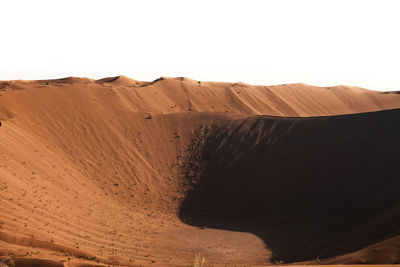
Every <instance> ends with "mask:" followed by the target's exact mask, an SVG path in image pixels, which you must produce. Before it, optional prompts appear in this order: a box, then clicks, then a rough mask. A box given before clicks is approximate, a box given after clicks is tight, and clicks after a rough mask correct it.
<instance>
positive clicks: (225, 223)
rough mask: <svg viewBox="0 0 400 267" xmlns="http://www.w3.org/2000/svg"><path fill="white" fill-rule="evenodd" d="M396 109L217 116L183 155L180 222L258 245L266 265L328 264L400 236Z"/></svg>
mask: <svg viewBox="0 0 400 267" xmlns="http://www.w3.org/2000/svg"><path fill="white" fill-rule="evenodd" d="M399 140H400V110H389V111H381V112H371V113H363V114H355V115H344V116H333V117H318V118H278V117H268V116H257V117H249V118H247V119H222V120H221V121H219V122H216V123H215V125H213V126H212V127H209V128H207V129H204V128H203V129H201V131H199V135H198V138H196V139H195V140H193V143H192V145H191V146H190V148H189V150H188V151H187V153H188V154H187V158H186V164H185V174H186V175H185V176H186V178H185V179H188V180H189V181H191V182H192V184H191V190H189V192H188V194H187V197H186V198H185V199H184V201H183V203H182V204H181V207H180V218H181V219H182V220H183V221H184V222H186V223H188V224H190V225H194V226H199V227H201V226H205V227H211V228H219V229H227V230H234V231H235V230H236V231H246V232H250V233H253V234H256V235H257V236H259V237H260V238H262V239H263V240H264V242H265V244H266V246H267V247H268V248H270V249H271V250H272V251H273V252H274V256H273V258H272V261H284V262H285V263H287V262H296V261H304V260H312V259H316V258H326V257H332V256H337V255H342V254H345V253H350V252H353V251H356V250H358V249H361V248H364V247H366V246H368V245H372V244H374V243H376V242H379V241H381V240H384V239H387V238H389V237H392V236H394V235H398V234H400V194H399V188H400V167H399V166H400V165H399V156H400V142H399Z"/></svg>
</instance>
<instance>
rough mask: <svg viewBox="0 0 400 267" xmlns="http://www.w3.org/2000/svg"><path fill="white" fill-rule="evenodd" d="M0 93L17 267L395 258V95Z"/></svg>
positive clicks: (233, 88)
mask: <svg viewBox="0 0 400 267" xmlns="http://www.w3.org/2000/svg"><path fill="white" fill-rule="evenodd" d="M0 90H1V91H0V94H1V96H0V120H1V121H2V127H0V138H1V140H2V142H0V179H1V180H0V213H1V216H0V252H1V253H2V255H4V256H6V255H10V254H13V255H14V258H16V259H21V258H23V259H26V260H25V263H22V262H24V260H18V261H19V262H20V263H19V266H22V265H25V266H28V265H29V264H32V263H27V260H29V259H42V260H47V261H48V266H53V265H52V264H53V261H54V262H55V263H54V264H57V262H64V264H65V265H68V266H78V265H79V266H84V264H88V263H91V264H93V263H96V264H99V265H102V264H120V265H142V266H146V265H149V266H187V265H188V264H189V263H190V261H191V260H192V259H193V258H194V257H195V255H196V254H197V253H201V254H202V255H203V256H204V257H205V258H206V260H207V262H208V263H209V264H213V265H214V266H217V265H234V264H237V265H240V264H242V265H257V264H258V265H262V264H268V263H271V262H273V261H286V262H299V261H307V260H315V259H316V258H321V260H322V261H326V262H327V263H330V262H335V263H341V262H343V263H355V262H357V261H359V262H362V261H365V262H372V263H376V262H381V263H383V262H388V263H389V262H396V261H397V262H398V256H399V249H398V242H397V241H393V240H398V239H396V238H398V237H396V235H399V233H398V229H400V228H399V227H398V226H399V225H398V223H399V218H398V217H396V216H397V215H396V214H398V212H396V211H397V210H398V208H399V207H400V206H399V199H398V197H397V195H398V194H397V191H396V189H397V188H398V185H399V184H398V181H397V179H396V177H398V174H399V173H398V170H397V169H396V161H395V155H396V154H398V152H399V149H400V148H399V146H398V142H396V141H397V140H396V139H397V136H399V130H400V127H399V125H398V121H399V116H400V113H399V110H396V108H400V94H397V93H396V92H385V93H381V92H375V91H370V90H366V89H361V88H354V87H346V86H338V87H330V88H322V87H314V86H309V85H305V84H290V85H279V86H251V85H247V84H244V83H215V82H202V81H195V80H191V79H187V78H160V79H157V80H156V81H153V82H141V81H136V80H133V79H130V78H128V77H124V76H118V77H111V78H105V79H101V80H92V79H87V78H76V77H69V78H65V79H56V80H41V81H3V82H0ZM380 110H383V111H380ZM376 111H380V112H376ZM356 113H363V114H356ZM343 114H354V115H345V116H343ZM265 115H268V116H265ZM338 115H340V116H338ZM318 116H328V117H318ZM295 117H296V118H295ZM301 117H311V118H301ZM203 226H204V227H206V228H204V227H203ZM294 237H295V238H294ZM390 238H391V239H390ZM393 238H394V239H393ZM382 242H384V243H382ZM385 242H386V243H385ZM382 244H383V245H382ZM375 245H376V246H379V247H380V248H381V247H384V248H385V249H382V251H391V253H390V255H392V256H391V257H390V259H388V258H387V257H384V256H382V253H379V252H377V253H375V254H373V253H372V252H370V251H371V250H372V251H373V250H374V247H373V246H375ZM396 246H397V247H396ZM385 253H386V252H385ZM376 255H378V256H376ZM379 255H380V256H379ZM384 255H388V254H384ZM396 257H397V258H396ZM17 265H18V264H17ZM29 266H32V265H29ZM54 266H56V265H54Z"/></svg>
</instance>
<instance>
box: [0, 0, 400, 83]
mask: <svg viewBox="0 0 400 267" xmlns="http://www.w3.org/2000/svg"><path fill="white" fill-rule="evenodd" d="M0 36H1V37H0V80H9V79H45V78H60V77H67V76H80V77H81V76H82V77H90V78H102V77H107V76H116V75H120V74H123V75H127V76H129V77H131V78H134V79H138V80H153V79H156V78H158V77H160V76H172V77H175V76H185V77H189V78H193V79H197V80H208V81H231V82H237V81H243V82H247V83H251V84H264V85H270V84H281V83H295V82H303V83H308V84H312V85H322V86H324V85H336V84H347V85H357V86H361V87H365V88H369V89H375V90H400V1H396V0H393V1H385V0H377V1H367V0H360V1H351V0H347V1H338V0H335V1H328V0H315V1H307V0H306V1H300V0H294V1H285V0H275V1H268V0H260V1H256V0H254V1H252V0H242V1H235V0H230V1H224V0H213V1H207V0H201V1H200V0H198V1H192V0H181V1H167V0H161V1H153V0H141V1H128V0H127V1H122V0H120V1H118V0H109V1H102V0H93V1H92V0H79V1H75V0H47V1H46V0H35V1H33V0H27V1H22V0H0Z"/></svg>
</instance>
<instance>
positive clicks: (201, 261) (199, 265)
mask: <svg viewBox="0 0 400 267" xmlns="http://www.w3.org/2000/svg"><path fill="white" fill-rule="evenodd" d="M205 262H206V258H204V257H203V256H201V254H200V253H198V254H196V256H195V257H194V259H193V262H192V264H191V265H189V267H205Z"/></svg>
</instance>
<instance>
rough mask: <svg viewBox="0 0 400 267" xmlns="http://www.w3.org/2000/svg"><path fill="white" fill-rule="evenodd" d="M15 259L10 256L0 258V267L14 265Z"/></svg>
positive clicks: (11, 266)
mask: <svg viewBox="0 0 400 267" xmlns="http://www.w3.org/2000/svg"><path fill="white" fill-rule="evenodd" d="M14 266H15V261H14V259H13V258H12V256H8V257H7V258H4V259H0V267H14Z"/></svg>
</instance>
